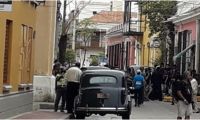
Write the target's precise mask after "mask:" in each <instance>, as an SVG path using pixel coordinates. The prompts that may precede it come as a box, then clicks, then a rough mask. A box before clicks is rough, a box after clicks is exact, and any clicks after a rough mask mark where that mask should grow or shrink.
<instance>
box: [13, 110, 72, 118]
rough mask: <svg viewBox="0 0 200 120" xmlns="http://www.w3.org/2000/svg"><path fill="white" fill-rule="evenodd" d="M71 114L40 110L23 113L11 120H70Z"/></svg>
mask: <svg viewBox="0 0 200 120" xmlns="http://www.w3.org/2000/svg"><path fill="white" fill-rule="evenodd" d="M68 118H69V114H67V113H63V112H54V111H53V110H41V109H40V110H38V111H32V112H27V113H23V114H20V115H17V116H14V117H12V118H11V119H68Z"/></svg>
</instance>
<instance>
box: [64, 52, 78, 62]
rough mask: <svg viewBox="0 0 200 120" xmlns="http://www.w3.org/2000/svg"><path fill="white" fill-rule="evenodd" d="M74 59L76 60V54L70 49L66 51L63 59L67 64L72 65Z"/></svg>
mask: <svg viewBox="0 0 200 120" xmlns="http://www.w3.org/2000/svg"><path fill="white" fill-rule="evenodd" d="M75 58H76V53H75V52H74V51H73V50H72V49H69V50H67V51H66V54H65V59H66V61H67V62H68V63H69V64H70V63H74V62H75Z"/></svg>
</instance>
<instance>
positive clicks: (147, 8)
mask: <svg viewBox="0 0 200 120" xmlns="http://www.w3.org/2000/svg"><path fill="white" fill-rule="evenodd" d="M176 4H177V1H141V2H139V6H141V7H142V13H143V14H144V15H146V16H147V18H148V20H149V21H148V23H149V28H150V34H149V36H152V35H153V34H157V33H159V36H160V35H161V34H165V31H166V30H167V26H166V25H165V21H167V19H168V18H170V17H172V16H173V15H175V13H176V11H177V6H176Z"/></svg>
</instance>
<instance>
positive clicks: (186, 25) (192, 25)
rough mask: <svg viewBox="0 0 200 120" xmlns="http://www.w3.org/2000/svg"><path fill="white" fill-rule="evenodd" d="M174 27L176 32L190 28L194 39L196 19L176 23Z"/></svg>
mask: <svg viewBox="0 0 200 120" xmlns="http://www.w3.org/2000/svg"><path fill="white" fill-rule="evenodd" d="M175 29H176V30H177V32H182V31H184V30H191V31H192V40H193V41H195V40H196V21H195V20H192V21H190V22H187V23H184V24H178V25H176V27H175Z"/></svg>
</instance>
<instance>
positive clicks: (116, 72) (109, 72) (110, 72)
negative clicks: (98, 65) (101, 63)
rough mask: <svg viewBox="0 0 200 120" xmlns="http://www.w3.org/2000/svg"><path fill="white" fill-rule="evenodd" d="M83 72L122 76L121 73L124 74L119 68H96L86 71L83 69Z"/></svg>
mask: <svg viewBox="0 0 200 120" xmlns="http://www.w3.org/2000/svg"><path fill="white" fill-rule="evenodd" d="M83 74H98V75H115V76H123V75H125V72H123V71H120V70H111V69H98V70H87V71H84V72H83Z"/></svg>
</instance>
